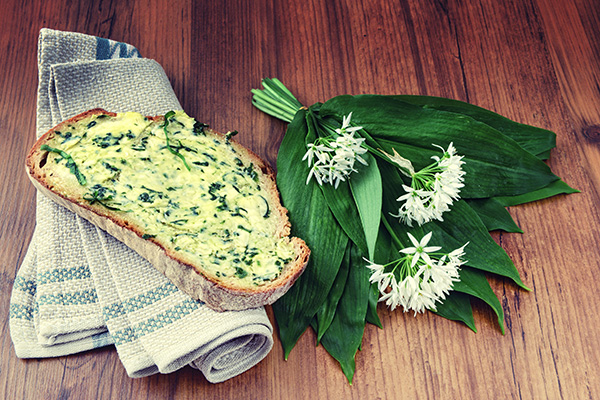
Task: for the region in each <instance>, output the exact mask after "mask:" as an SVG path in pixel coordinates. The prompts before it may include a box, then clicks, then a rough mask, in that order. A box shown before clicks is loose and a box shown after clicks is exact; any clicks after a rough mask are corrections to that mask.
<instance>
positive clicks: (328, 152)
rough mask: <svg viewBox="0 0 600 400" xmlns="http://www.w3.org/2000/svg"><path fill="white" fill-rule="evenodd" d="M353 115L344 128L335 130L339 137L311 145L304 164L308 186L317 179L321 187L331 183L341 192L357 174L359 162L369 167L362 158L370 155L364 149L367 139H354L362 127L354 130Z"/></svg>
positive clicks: (328, 138)
mask: <svg viewBox="0 0 600 400" xmlns="http://www.w3.org/2000/svg"><path fill="white" fill-rule="evenodd" d="M351 117H352V113H350V114H348V116H346V117H344V118H343V122H342V126H341V128H338V129H335V134H333V135H331V136H328V137H326V138H318V139H317V140H316V141H315V142H314V143H309V144H308V145H307V146H306V147H307V151H306V153H305V154H304V157H303V158H302V161H304V160H307V162H308V167H309V173H308V177H307V178H306V184H308V182H310V179H311V178H312V177H313V176H314V177H315V179H316V180H317V182H318V183H319V185H322V184H324V183H329V184H331V185H333V186H334V187H335V188H337V187H338V186H339V184H340V182H345V181H346V180H347V178H348V177H349V176H350V174H351V173H352V172H356V169H355V168H354V163H355V162H356V161H358V162H360V163H361V164H364V165H367V162H366V161H365V160H364V159H363V158H362V157H361V155H362V154H364V153H366V152H367V149H366V148H364V147H363V146H362V144H363V142H364V141H365V139H364V138H356V137H354V132H356V131H357V130H359V129H362V127H361V126H353V127H351V126H350V118H351Z"/></svg>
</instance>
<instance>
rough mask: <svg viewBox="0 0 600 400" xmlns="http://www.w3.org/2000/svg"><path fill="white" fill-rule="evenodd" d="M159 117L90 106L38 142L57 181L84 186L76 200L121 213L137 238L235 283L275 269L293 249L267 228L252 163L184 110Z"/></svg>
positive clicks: (265, 205)
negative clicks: (102, 111)
mask: <svg viewBox="0 0 600 400" xmlns="http://www.w3.org/2000/svg"><path fill="white" fill-rule="evenodd" d="M165 117H166V118H165V121H164V122H163V123H160V124H159V123H156V122H153V121H151V120H148V119H146V118H145V117H143V116H142V115H140V114H137V113H123V114H118V115H117V116H116V117H106V116H104V115H100V116H97V115H96V116H93V117H90V119H89V120H86V121H85V122H84V123H76V124H72V125H70V126H68V127H67V129H63V130H62V131H61V132H58V131H55V134H56V138H55V139H54V140H53V141H52V147H50V146H46V147H45V148H43V149H42V150H46V151H49V152H50V154H52V160H54V162H56V163H58V164H60V165H62V166H64V168H58V169H57V174H59V175H60V177H61V179H62V180H64V181H65V182H72V180H74V181H75V182H76V184H78V185H81V186H83V187H85V188H86V190H87V191H86V194H85V195H84V197H83V198H84V199H85V200H86V201H88V202H89V203H90V204H100V205H101V206H103V207H105V208H107V209H110V210H113V211H116V212H122V213H127V218H128V219H131V220H133V221H134V223H135V224H136V225H138V226H139V227H141V228H142V230H143V231H144V232H145V233H144V235H143V238H144V239H147V240H156V241H157V242H160V243H161V244H163V245H164V246H166V247H170V248H171V249H173V250H176V251H179V252H181V254H182V255H183V256H184V258H185V259H186V260H189V261H191V262H193V263H194V264H197V265H201V266H202V268H203V269H204V270H206V271H208V272H209V273H212V274H213V275H214V276H216V277H219V278H229V277H231V278H233V279H235V280H236V282H238V284H239V285H242V286H248V287H251V286H253V285H261V284H264V283H266V282H269V281H272V280H273V279H275V278H277V277H278V276H279V274H280V273H281V270H282V268H283V266H284V265H285V264H286V263H288V262H289V261H291V258H292V257H293V255H294V250H293V248H292V245H291V244H290V242H289V241H288V240H287V238H284V239H280V238H276V237H275V230H276V229H277V221H276V218H275V217H274V216H273V215H272V212H271V210H270V209H269V202H268V201H267V197H268V195H267V194H266V193H264V190H262V189H261V187H260V186H259V175H258V172H257V169H256V168H255V166H254V165H253V164H252V163H250V162H248V161H242V158H240V155H239V154H238V153H237V152H236V150H235V148H234V147H233V146H232V145H231V144H230V142H229V137H223V138H221V137H218V136H215V135H207V134H205V132H204V126H205V125H202V124H198V123H197V122H196V121H195V120H194V119H192V118H190V117H189V116H187V115H186V114H185V113H184V112H175V113H174V112H170V113H168V114H167V115H166V116H165ZM49 158H50V156H49ZM83 177H85V178H83ZM75 182H73V183H75Z"/></svg>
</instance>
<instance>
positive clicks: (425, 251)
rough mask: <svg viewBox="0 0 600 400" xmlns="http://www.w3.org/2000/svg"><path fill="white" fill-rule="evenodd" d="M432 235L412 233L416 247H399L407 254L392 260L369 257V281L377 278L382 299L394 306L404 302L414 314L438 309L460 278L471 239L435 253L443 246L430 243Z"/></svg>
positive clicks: (392, 308) (411, 236)
mask: <svg viewBox="0 0 600 400" xmlns="http://www.w3.org/2000/svg"><path fill="white" fill-rule="evenodd" d="M431 235H432V233H431V232H429V233H428V234H427V235H425V236H424V237H423V238H422V239H421V241H420V242H419V241H418V240H417V239H415V237H414V236H413V235H411V234H410V233H409V234H408V237H409V238H410V240H411V242H412V243H413V247H407V248H405V249H402V250H400V252H401V253H403V254H404V256H403V257H401V258H400V259H398V260H396V261H393V262H391V263H388V264H385V265H383V264H376V263H373V262H371V261H369V260H367V261H368V262H369V265H367V267H368V268H369V269H371V271H372V272H371V278H370V282H371V283H374V282H377V287H378V289H379V292H380V294H381V297H380V298H379V301H380V302H381V301H385V303H386V305H387V306H389V307H390V309H391V310H394V309H395V308H396V307H397V306H399V305H401V306H402V307H403V308H404V312H407V311H409V310H414V312H415V316H416V315H417V313H421V312H423V311H425V310H426V309H427V310H435V303H436V302H439V301H442V300H444V299H445V298H446V295H448V293H449V291H451V290H452V288H453V286H454V282H458V281H459V280H460V278H459V268H460V266H461V265H463V264H464V263H465V261H463V260H461V257H462V256H464V254H465V253H464V248H465V246H466V245H467V244H468V243H467V244H465V245H464V246H462V247H460V248H458V249H456V250H454V251H452V252H451V253H449V254H435V252H437V251H438V250H440V249H441V247H438V246H427V244H428V243H429V240H430V239H431ZM430 254H431V255H432V256H438V255H441V258H436V257H432V256H430ZM398 277H399V278H398Z"/></svg>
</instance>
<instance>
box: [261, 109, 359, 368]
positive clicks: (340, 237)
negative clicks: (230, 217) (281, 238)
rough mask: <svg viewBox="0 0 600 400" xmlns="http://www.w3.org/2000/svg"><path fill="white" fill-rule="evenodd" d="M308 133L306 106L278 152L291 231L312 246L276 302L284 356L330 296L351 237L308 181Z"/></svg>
mask: <svg viewBox="0 0 600 400" xmlns="http://www.w3.org/2000/svg"><path fill="white" fill-rule="evenodd" d="M307 133H308V128H307V126H306V120H305V111H304V110H302V111H300V112H298V113H297V114H296V117H295V118H294V120H293V121H292V123H291V124H290V125H289V127H288V129H287V132H286V134H285V137H284V138H283V141H282V144H281V147H280V149H279V154H278V156H277V184H278V187H279V190H280V193H281V196H282V202H283V205H284V207H286V208H287V209H288V211H289V217H290V223H291V225H292V232H291V233H292V235H294V236H298V237H300V238H302V239H304V240H305V241H306V243H307V245H308V247H309V248H310V249H311V256H310V260H309V263H308V265H307V267H306V270H305V271H304V273H303V274H302V275H301V276H300V278H298V280H297V281H296V283H295V284H294V285H293V286H292V288H291V289H290V290H289V291H288V292H287V293H286V294H285V295H284V296H283V297H282V298H281V299H279V300H278V301H277V302H275V304H274V305H273V312H274V315H275V318H276V320H277V325H278V328H279V336H280V339H281V342H282V346H283V348H284V353H285V357H286V359H287V357H288V356H289V353H290V351H291V350H292V349H293V347H294V346H295V344H296V342H297V341H298V339H299V338H300V336H301V335H302V333H304V331H305V330H306V328H308V326H309V325H310V322H311V320H312V318H313V317H314V315H315V314H316V313H317V311H318V310H319V308H320V307H321V305H322V304H323V302H324V301H325V300H326V298H327V294H328V293H329V291H330V289H331V287H332V285H333V282H334V280H335V278H336V276H337V273H338V269H339V267H340V265H341V262H342V258H343V256H344V252H345V249H346V245H347V243H348V236H346V234H344V231H343V230H342V229H341V228H340V226H339V225H338V224H337V222H336V220H335V218H334V217H333V215H332V214H331V212H330V211H329V207H328V206H327V203H326V201H325V198H324V197H323V194H322V192H321V190H320V189H319V187H318V186H317V185H316V184H314V183H312V182H309V184H308V185H307V184H305V182H306V175H305V172H304V169H303V168H298V164H299V163H300V160H301V159H302V156H303V154H304V151H305V146H304V141H305V136H306V135H307Z"/></svg>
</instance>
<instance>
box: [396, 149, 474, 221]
mask: <svg viewBox="0 0 600 400" xmlns="http://www.w3.org/2000/svg"><path fill="white" fill-rule="evenodd" d="M434 146H436V147H439V148H440V149H442V151H443V152H444V154H443V156H442V157H438V156H433V157H431V158H432V159H433V160H435V163H433V164H431V165H429V166H427V167H425V168H423V169H422V170H420V171H417V172H414V169H412V165H410V168H406V167H405V168H406V169H407V170H408V171H409V173H408V174H407V175H410V176H411V178H412V182H411V186H410V187H409V186H406V185H402V188H403V189H404V190H405V191H406V194H404V195H402V196H400V197H398V199H396V200H397V201H399V202H404V204H402V205H401V206H400V209H399V210H398V215H395V217H399V218H400V222H403V223H406V224H407V225H408V226H412V222H413V221H414V222H416V223H417V224H419V225H423V224H424V223H427V222H429V221H431V220H434V219H437V220H439V221H443V218H442V214H443V213H444V212H446V211H448V210H449V209H450V206H451V205H452V203H453V202H454V201H455V200H458V199H459V198H460V196H459V193H460V189H461V188H462V187H463V186H464V184H463V176H464V175H465V171H463V170H462V165H463V164H464V161H462V158H463V156H458V155H456V149H455V148H454V146H453V144H452V143H450V145H449V146H448V150H444V149H443V148H442V147H440V146H437V145H434ZM388 157H389V158H390V159H391V160H392V161H395V162H396V163H397V164H399V165H402V164H400V162H402V163H406V162H408V163H409V164H410V161H408V160H406V159H404V158H402V157H400V156H398V154H397V153H396V152H395V151H394V156H390V155H388Z"/></svg>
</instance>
